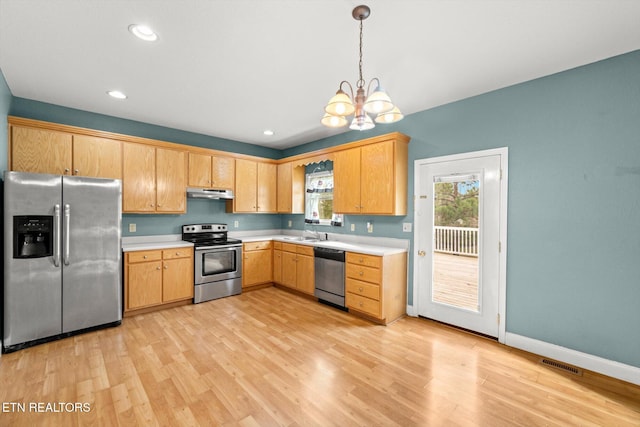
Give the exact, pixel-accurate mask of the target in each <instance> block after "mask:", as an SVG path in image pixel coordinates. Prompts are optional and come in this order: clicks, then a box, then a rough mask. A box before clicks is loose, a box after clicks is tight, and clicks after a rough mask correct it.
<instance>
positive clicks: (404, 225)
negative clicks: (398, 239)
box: [402, 222, 411, 233]
mask: <svg viewBox="0 0 640 427" xmlns="http://www.w3.org/2000/svg"><path fill="white" fill-rule="evenodd" d="M402 231H403V232H405V233H411V223H410V222H403V223H402Z"/></svg>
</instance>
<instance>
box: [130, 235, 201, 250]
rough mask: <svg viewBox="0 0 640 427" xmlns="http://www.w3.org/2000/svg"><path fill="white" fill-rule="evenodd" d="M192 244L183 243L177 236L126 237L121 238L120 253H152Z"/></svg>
mask: <svg viewBox="0 0 640 427" xmlns="http://www.w3.org/2000/svg"><path fill="white" fill-rule="evenodd" d="M189 246H193V243H190V242H185V241H184V240H182V236H180V235H179V234H167V235H161V236H127V237H123V238H122V251H123V252H132V251H152V250H156V249H167V248H188V247H189Z"/></svg>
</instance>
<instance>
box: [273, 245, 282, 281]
mask: <svg viewBox="0 0 640 427" xmlns="http://www.w3.org/2000/svg"><path fill="white" fill-rule="evenodd" d="M273 281H274V282H276V283H282V251H281V250H275V249H274V250H273Z"/></svg>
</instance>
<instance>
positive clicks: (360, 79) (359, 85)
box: [356, 19, 364, 87]
mask: <svg viewBox="0 0 640 427" xmlns="http://www.w3.org/2000/svg"><path fill="white" fill-rule="evenodd" d="M362 21H363V20H362V19H360V61H359V62H358V71H359V76H360V78H359V79H358V81H357V83H356V86H357V87H364V79H363V78H362Z"/></svg>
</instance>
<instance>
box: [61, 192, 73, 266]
mask: <svg viewBox="0 0 640 427" xmlns="http://www.w3.org/2000/svg"><path fill="white" fill-rule="evenodd" d="M70 218H71V206H69V205H68V204H66V205H64V228H63V229H62V233H63V238H64V247H63V252H62V260H63V261H64V265H69V230H70V227H69V226H70Z"/></svg>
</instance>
